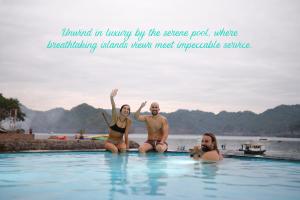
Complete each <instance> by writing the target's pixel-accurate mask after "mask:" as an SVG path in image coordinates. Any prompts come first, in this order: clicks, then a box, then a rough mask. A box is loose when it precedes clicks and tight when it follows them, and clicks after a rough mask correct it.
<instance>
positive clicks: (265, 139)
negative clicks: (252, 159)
mask: <svg viewBox="0 0 300 200" xmlns="http://www.w3.org/2000/svg"><path fill="white" fill-rule="evenodd" d="M267 140H268V139H267V138H259V141H267Z"/></svg>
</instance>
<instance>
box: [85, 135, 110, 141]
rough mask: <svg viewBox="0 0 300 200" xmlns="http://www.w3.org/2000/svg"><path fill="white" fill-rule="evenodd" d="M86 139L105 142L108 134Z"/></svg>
mask: <svg viewBox="0 0 300 200" xmlns="http://www.w3.org/2000/svg"><path fill="white" fill-rule="evenodd" d="M86 138H87V139H90V140H106V139H107V138H108V134H97V135H93V136H88V137H86Z"/></svg>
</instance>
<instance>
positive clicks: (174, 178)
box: [0, 152, 300, 200]
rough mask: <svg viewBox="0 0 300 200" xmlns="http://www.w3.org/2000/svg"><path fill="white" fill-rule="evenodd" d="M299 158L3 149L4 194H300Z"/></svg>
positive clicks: (46, 198) (0, 191) (33, 197)
mask: <svg viewBox="0 0 300 200" xmlns="http://www.w3.org/2000/svg"><path fill="white" fill-rule="evenodd" d="M299 188H300V162H289V161H278V160H269V159H260V158H225V159H224V160H223V161H221V162H219V163H202V162H198V161H194V160H191V159H190V158H189V156H188V154H185V153H165V154H155V153H149V154H147V155H140V154H138V153H135V152H130V153H126V154H120V155H113V154H111V153H109V152H63V153H62V152H59V153H5V154H0V199H1V200H2V199H3V200H4V199H9V200H12V199H22V200H40V199H43V200H50V199H51V200H52V199H55V200H57V199H61V200H62V199H70V200H78V199H88V200H94V199H97V200H103V199H111V200H113V199H120V200H121V199H133V200H135V199H143V200H145V199H152V200H153V199H175V200H176V199H228V200H229V199H230V200H235V199H243V200H247V199H249V200H250V199H251V200H253V199H264V200H268V199H270V200H271V199H272V200H277V199H281V200H282V199H287V200H288V199H298V198H299V196H300V190H299Z"/></svg>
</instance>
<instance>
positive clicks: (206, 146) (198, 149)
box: [190, 133, 223, 161]
mask: <svg viewBox="0 0 300 200" xmlns="http://www.w3.org/2000/svg"><path fill="white" fill-rule="evenodd" d="M190 156H191V157H192V158H194V159H195V160H199V159H202V160H207V161H218V160H222V159H223V156H222V155H221V153H220V151H219V149H218V143H217V138H216V136H215V135H214V134H213V133H204V134H203V136H202V140H201V145H200V146H195V147H194V149H190Z"/></svg>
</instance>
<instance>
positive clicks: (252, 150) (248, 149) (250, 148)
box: [239, 143, 266, 155]
mask: <svg viewBox="0 0 300 200" xmlns="http://www.w3.org/2000/svg"><path fill="white" fill-rule="evenodd" d="M239 151H244V154H251V155H262V154H264V153H265V152H266V149H265V146H264V145H262V144H255V143H251V144H250V143H246V144H242V148H241V149H239Z"/></svg>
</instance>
